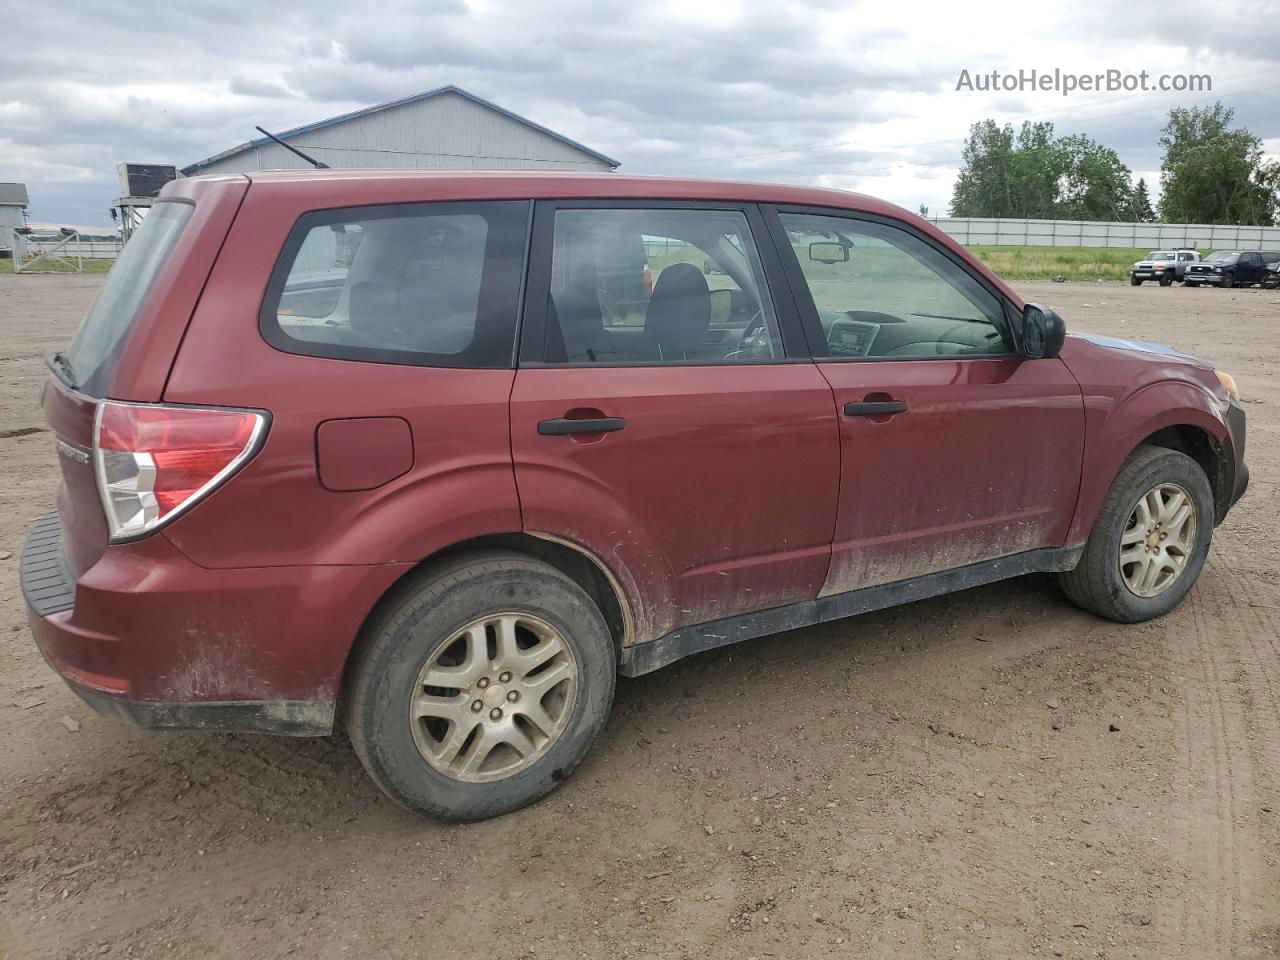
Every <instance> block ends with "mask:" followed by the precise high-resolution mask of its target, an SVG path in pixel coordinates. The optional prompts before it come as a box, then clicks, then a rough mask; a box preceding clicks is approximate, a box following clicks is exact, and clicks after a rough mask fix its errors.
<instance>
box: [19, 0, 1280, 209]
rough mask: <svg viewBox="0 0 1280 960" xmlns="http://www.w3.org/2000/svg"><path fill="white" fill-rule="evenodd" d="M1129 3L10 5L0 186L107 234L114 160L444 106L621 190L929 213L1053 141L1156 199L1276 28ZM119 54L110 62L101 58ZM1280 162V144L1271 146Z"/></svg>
mask: <svg viewBox="0 0 1280 960" xmlns="http://www.w3.org/2000/svg"><path fill="white" fill-rule="evenodd" d="M1178 19H1179V18H1176V17H1170V18H1159V19H1158V20H1153V21H1152V22H1151V23H1149V24H1147V27H1146V28H1145V29H1144V30H1143V31H1141V32H1137V33H1135V31H1134V30H1133V24H1134V13H1133V8H1132V6H1131V4H1127V3H1118V2H1114V3H1099V2H1089V0H1079V2H1077V3H1074V4H1071V5H1068V6H1065V7H1052V6H1050V7H1044V6H1041V7H1037V8H1035V16H1034V17H1031V16H1029V10H1028V7H1027V5H1026V4H1025V2H1023V0H995V2H991V3H985V4H983V5H981V6H980V7H978V6H975V5H973V4H959V3H955V2H954V0H947V2H941V0H920V2H917V3H915V4H912V5H910V6H909V7H906V8H904V7H903V6H901V5H894V4H872V3H855V4H836V3H830V2H829V0H781V2H772V3H765V2H761V0H700V2H699V3H697V4H690V3H688V2H686V0H661V2H659V0H655V2H652V3H648V4H638V3H635V2H634V0H546V2H542V3H528V2H523V0H434V2H432V3H430V4H422V3H420V2H418V0H384V2H382V3H380V4H379V6H378V12H377V15H376V16H371V15H370V13H369V11H368V10H367V9H363V8H360V7H359V6H358V5H357V6H352V5H350V4H347V3H341V2H337V0H314V2H311V3H308V4H305V5H304V4H296V5H290V4H273V5H266V4H262V3H253V2H250V0H204V2H202V3H201V4H198V5H180V4H177V5H176V4H171V3H164V4H162V3H159V2H157V0H140V2H139V0H135V2H126V0H99V2H98V3H96V4H94V5H91V6H84V5H79V6H78V8H77V9H75V10H71V9H69V8H67V7H66V5H50V4H44V5H41V4H30V5H26V6H24V7H23V8H22V10H21V11H20V12H19V13H18V15H17V16H15V17H13V18H11V19H10V21H9V23H10V24H13V23H15V22H16V24H17V31H16V36H13V37H11V38H10V41H11V43H10V47H9V51H12V52H11V53H10V52H7V53H6V61H7V62H6V69H5V70H4V71H3V72H0V137H3V138H6V139H3V140H0V178H2V179H18V180H25V181H26V182H27V183H28V184H29V186H30V188H31V195H32V214H33V216H37V217H39V218H40V219H45V220H55V219H60V218H61V219H66V220H69V221H72V220H74V221H83V220H86V219H88V220H97V219H101V216H100V213H99V211H100V210H101V209H103V208H104V207H105V206H106V204H108V203H109V202H110V200H111V199H112V197H113V196H114V195H115V189H116V187H115V182H116V181H115V165H116V164H117V163H118V162H120V161H124V160H132V161H145V162H158V161H167V162H172V163H175V164H178V165H183V164H186V163H190V162H192V161H195V160H198V159H201V158H203V157H206V156H209V155H212V154H214V153H217V152H219V151H221V150H223V149H226V148H227V147H230V146H232V145H234V144H237V143H240V142H242V141H244V140H246V139H249V138H250V137H251V136H253V135H254V131H253V126H254V124H259V123H260V124H262V125H263V126H266V127H268V128H269V129H287V128H289V127H292V126H297V125H300V124H303V123H307V122H311V121H314V120H319V119H322V118H325V117H328V116H333V115H335V114H338V113H342V112H345V111H349V110H352V109H355V108H358V107H361V106H365V105H368V104H371V103H375V102H379V101H382V100H386V99H392V98H395V97H401V96H405V95H408V94H412V93H416V92H419V91H421V90H425V89H429V88H431V87H435V86H439V85H442V84H447V83H456V84H458V85H459V86H463V87H466V88H468V89H471V90H474V91H475V92H476V93H478V94H480V95H482V96H485V97H488V98H490V99H493V100H495V101H496V102H498V103H500V104H502V105H504V106H507V107H509V108H511V109H513V110H515V111H516V112H518V113H522V114H524V115H526V116H529V117H531V118H533V119H535V120H537V121H539V122H541V123H543V124H546V125H547V126H550V127H552V128H554V129H557V130H560V131H562V132H563V133H565V134H567V135H568V136H570V137H573V138H574V139H576V140H579V141H581V142H583V143H586V144H589V145H590V146H592V147H595V148H597V149H599V150H601V151H602V152H604V153H607V154H609V155H611V156H614V157H617V158H618V159H620V160H622V162H623V170H624V171H625V172H635V173H664V174H688V175H696V176H729V177H751V178H760V179H770V180H785V181H791V182H797V183H822V184H830V185H838V186H844V187H848V188H850V189H856V190H861V191H864V192H868V193H874V194H877V195H881V196H884V197H885V198H886V199H889V200H892V201H895V202H897V203H900V204H902V205H903V206H906V207H908V208H910V209H915V208H916V207H917V206H918V205H919V204H920V203H922V202H923V203H925V204H927V205H928V206H929V207H930V208H931V209H932V210H935V211H941V210H943V209H945V207H946V205H947V203H948V201H949V199H950V192H951V183H952V181H953V179H954V176H955V173H956V170H957V168H958V166H959V152H960V145H961V142H962V140H963V137H964V136H965V133H966V132H967V129H968V127H969V125H970V124H971V123H973V122H975V121H977V120H980V119H982V118H984V117H988V116H992V117H996V118H997V119H1001V120H1004V119H1008V120H1015V121H1016V120H1021V119H1023V118H1032V119H1046V120H1051V121H1053V122H1054V123H1055V125H1056V126H1057V129H1058V131H1059V132H1060V133H1074V132H1083V133H1087V134H1089V135H1090V136H1093V137H1095V138H1096V139H1098V140H1101V141H1102V142H1104V143H1107V144H1108V145H1111V146H1114V147H1115V148H1116V149H1117V150H1119V152H1120V154H1121V157H1122V159H1124V160H1125V161H1126V162H1127V163H1128V164H1129V165H1130V167H1132V168H1133V169H1134V170H1135V171H1144V172H1145V173H1144V175H1145V176H1147V179H1148V184H1149V185H1150V186H1151V187H1152V189H1153V190H1154V189H1155V187H1156V186H1157V181H1158V177H1157V176H1153V175H1152V171H1155V170H1158V167H1159V161H1160V158H1159V148H1158V146H1157V144H1156V139H1157V137H1158V132H1159V128H1160V126H1161V124H1162V122H1163V117H1164V113H1165V111H1167V109H1168V107H1170V106H1173V105H1176V104H1188V103H1193V102H1197V101H1199V100H1205V99H1208V100H1212V99H1213V98H1214V97H1215V96H1222V97H1223V98H1224V99H1225V100H1226V101H1227V102H1228V103H1230V104H1232V105H1235V106H1236V107H1237V120H1238V121H1239V122H1242V123H1245V124H1246V125H1248V126H1250V128H1251V129H1253V130H1255V132H1258V133H1260V134H1270V133H1272V132H1274V116H1272V115H1271V113H1270V110H1271V107H1270V104H1273V103H1274V101H1275V93H1276V91H1275V90H1271V92H1270V93H1266V92H1265V91H1266V90H1267V89H1269V88H1270V87H1277V86H1280V23H1277V21H1276V18H1264V17H1259V16H1257V10H1256V4H1250V3H1219V4H1218V5H1217V6H1215V8H1214V16H1213V17H1212V18H1209V19H1210V21H1211V22H1212V23H1214V24H1229V23H1233V22H1245V21H1247V22H1249V23H1250V29H1249V30H1248V31H1243V32H1241V31H1234V30H1228V29H1225V28H1224V29H1222V30H1218V29H1216V27H1215V28H1214V29H1213V30H1209V31H1208V32H1206V31H1205V30H1201V31H1199V32H1197V34H1196V36H1195V38H1194V40H1189V39H1188V37H1187V36H1186V35H1185V34H1184V32H1183V31H1181V30H1173V29H1172V28H1166V26H1162V25H1161V24H1172V23H1175V22H1178ZM122 50H123V51H126V55H125V56H124V57H121V55H120V51H122ZM1031 67H1036V68H1038V69H1041V70H1045V69H1048V70H1052V69H1053V68H1054V67H1058V68H1061V69H1062V70H1066V71H1072V72H1078V73H1084V72H1091V71H1094V70H1099V69H1102V70H1105V69H1106V68H1108V67H1115V68H1117V69H1120V70H1123V71H1127V72H1137V71H1139V70H1143V69H1146V70H1150V71H1153V72H1154V73H1161V72H1164V73H1179V72H1196V73H1211V74H1213V75H1214V77H1215V89H1214V91H1213V93H1212V94H1209V95H1208V97H1207V98H1206V97H1205V96H1203V95H1195V94H1186V95H1173V94H1153V95H1148V96H1143V97H1137V96H1134V95H1131V94H1130V95H1125V94H1122V93H1096V94H1083V93H1077V94H1075V95H1073V96H1071V97H1068V98H1064V97H1062V96H1060V95H1058V94H1054V93H1025V92H1017V93H1008V92H999V93H994V94H983V93H960V92H957V91H956V89H955V85H956V79H957V77H958V76H959V73H960V71H961V70H962V69H968V70H970V71H972V72H979V71H990V70H992V69H999V70H1002V71H1006V70H1017V69H1019V68H1031ZM1267 149H1268V150H1269V151H1270V152H1271V153H1273V154H1274V153H1280V141H1277V140H1276V139H1273V140H1271V141H1268V147H1267Z"/></svg>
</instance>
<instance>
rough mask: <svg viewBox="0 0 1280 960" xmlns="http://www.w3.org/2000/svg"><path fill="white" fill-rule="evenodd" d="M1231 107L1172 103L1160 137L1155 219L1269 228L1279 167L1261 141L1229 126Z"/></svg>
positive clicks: (1276, 199)
mask: <svg viewBox="0 0 1280 960" xmlns="http://www.w3.org/2000/svg"><path fill="white" fill-rule="evenodd" d="M1234 118H1235V111H1233V110H1232V109H1231V108H1230V107H1226V106H1223V105H1222V103H1221V102H1219V103H1215V104H1214V105H1213V106H1211V107H1174V108H1173V109H1172V110H1170V111H1169V122H1168V123H1167V124H1166V125H1165V128H1164V131H1163V133H1162V135H1161V137H1160V146H1162V147H1163V148H1164V162H1163V163H1162V164H1161V167H1160V186H1161V198H1160V217H1161V219H1162V220H1164V221H1165V222H1166V223H1224V224H1240V225H1245V226H1271V225H1273V224H1274V223H1275V222H1276V207H1277V203H1278V202H1280V191H1278V188H1280V170H1277V166H1278V165H1277V164H1276V163H1275V162H1268V161H1266V160H1265V159H1264V158H1263V153H1262V141H1261V140H1260V139H1259V138H1258V137H1255V136H1254V135H1253V134H1252V133H1250V132H1249V131H1248V130H1247V129H1245V128H1244V127H1240V128H1239V129H1235V130H1233V129H1231V122H1232V120H1233V119H1234Z"/></svg>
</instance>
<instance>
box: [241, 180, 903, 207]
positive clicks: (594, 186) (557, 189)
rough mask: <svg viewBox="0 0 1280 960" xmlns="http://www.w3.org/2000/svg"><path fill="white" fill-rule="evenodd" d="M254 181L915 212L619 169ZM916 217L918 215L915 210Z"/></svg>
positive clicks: (810, 190)
mask: <svg viewBox="0 0 1280 960" xmlns="http://www.w3.org/2000/svg"><path fill="white" fill-rule="evenodd" d="M245 175H246V176H248V177H249V178H250V179H251V180H252V181H253V182H254V183H260V184H263V185H266V184H289V185H291V187H292V188H295V189H300V190H316V191H318V192H328V191H331V190H332V191H341V190H342V188H343V186H344V185H347V184H350V183H352V182H353V181H363V182H366V183H367V182H370V181H378V182H381V183H383V184H390V183H396V184H401V185H409V184H420V185H422V186H423V187H429V188H432V192H433V193H449V194H453V193H455V192H456V191H459V190H465V192H466V193H468V194H470V195H472V196H473V197H474V196H478V195H480V194H484V195H487V196H493V197H495V198H497V197H512V196H524V197H539V198H555V197H559V198H565V199H570V198H573V199H577V198H593V197H600V198H613V199H636V200H725V201H741V202H747V203H785V204H795V205H799V206H825V207H842V208H844V209H852V210H859V211H863V212H867V213H881V214H884V215H886V216H892V217H901V216H902V215H903V214H904V213H909V212H908V211H906V210H905V209H903V208H902V207H899V206H898V205H896V204H892V203H888V202H886V201H884V200H877V199H876V198H875V197H869V196H866V195H865V194H860V193H851V192H849V191H846V190H831V189H827V188H823V187H797V186H788V185H786V184H780V183H758V182H752V181H745V180H704V179H695V178H686V177H644V176H632V175H622V174H617V173H588V172H580V171H572V172H567V171H566V172H553V171H543V170H394V169H385V168H379V169H369V170H339V169H328V170H261V171H254V172H252V173H248V174H245ZM909 215H910V216H911V217H912V218H913V219H914V218H915V214H909Z"/></svg>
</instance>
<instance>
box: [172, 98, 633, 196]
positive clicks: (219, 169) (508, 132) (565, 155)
mask: <svg viewBox="0 0 1280 960" xmlns="http://www.w3.org/2000/svg"><path fill="white" fill-rule="evenodd" d="M272 133H275V134H276V135H277V136H279V137H280V138H281V139H282V140H284V141H285V142H286V143H289V144H291V145H293V146H295V147H297V148H298V149H300V150H302V151H303V152H305V153H307V154H308V155H310V156H312V157H315V158H316V159H317V160H319V161H321V162H323V163H327V164H328V165H329V166H331V167H427V168H431V167H451V168H458V167H481V168H489V169H493V168H524V169H529V168H533V169H539V170H597V171H610V170H613V169H614V168H615V167H617V166H618V161H617V160H614V159H612V158H610V157H607V156H605V155H604V154H603V153H600V152H598V151H596V150H592V149H591V148H590V147H587V146H584V145H583V144H581V143H578V142H577V141H576V140H571V139H569V138H568V137H566V136H564V135H563V134H560V133H556V132H555V131H554V130H549V129H547V128H546V127H544V126H541V125H540V124H537V123H534V122H533V121H532V120H528V119H526V118H524V117H522V116H519V115H518V114H515V113H512V112H511V111H510V110H506V109H504V108H503V107H500V106H498V105H497V104H496V103H492V102H490V101H488V100H485V99H484V98H483V97H477V96H476V95H475V94H473V93H469V92H468V91H466V90H463V89H461V88H459V87H454V86H447V87H439V88H438V89H435V90H428V91H427V92H425V93H419V94H416V95H415V96H412V97H404V98H403V99H400V100H392V101H390V102H389V103H380V104H378V105H377V106H373V107H366V108H365V109H363V110H357V111H355V112H354V113H348V114H344V115H342V116H340V117H331V118H330V119H328V120H321V121H319V122H318V123H309V124H307V125H305V126H302V127H297V128H295V129H293V130H286V131H283V132H281V131H276V130H273V131H272ZM306 166H309V164H308V163H307V162H306V161H305V160H303V159H302V158H301V157H298V156H296V155H295V154H293V153H291V152H290V151H288V150H286V149H285V148H284V147H282V146H280V145H279V144H277V143H273V142H272V141H271V140H269V139H268V138H266V137H262V138H261V139H258V140H250V141H248V142H246V143H242V144H240V145H239V146H236V147H232V148H231V149H230V150H224V151H223V152H222V153H218V154H215V155H214V156H212V157H209V158H208V159H207V160H201V161H199V162H198V163H193V164H191V165H190V166H187V167H183V168H182V173H183V174H184V175H186V176H189V177H191V176H196V175H198V174H205V173H249V172H251V171H254V170H274V169H280V168H282V167H306Z"/></svg>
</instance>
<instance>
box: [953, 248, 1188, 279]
mask: <svg viewBox="0 0 1280 960" xmlns="http://www.w3.org/2000/svg"><path fill="white" fill-rule="evenodd" d="M1152 249H1153V248H1151V247H1138V248H1134V249H1130V248H1128V247H1004V246H999V247H997V246H989V245H982V244H975V245H974V246H971V247H970V248H969V250H970V251H971V252H972V253H973V254H974V255H975V256H977V257H978V259H979V260H981V261H982V262H983V263H985V264H986V265H987V266H989V267H990V268H991V269H992V270H994V271H995V272H996V273H998V274H999V275H1000V276H1001V277H1003V278H1004V279H1005V280H1049V279H1052V278H1053V277H1066V278H1067V279H1068V280H1128V279H1129V271H1130V269H1131V268H1132V267H1133V262H1134V261H1135V260H1141V259H1142V258H1143V257H1145V256H1146V255H1147V254H1148V253H1150V252H1151V250H1152ZM1201 256H1202V257H1205V256H1208V253H1207V252H1202V253H1201Z"/></svg>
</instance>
